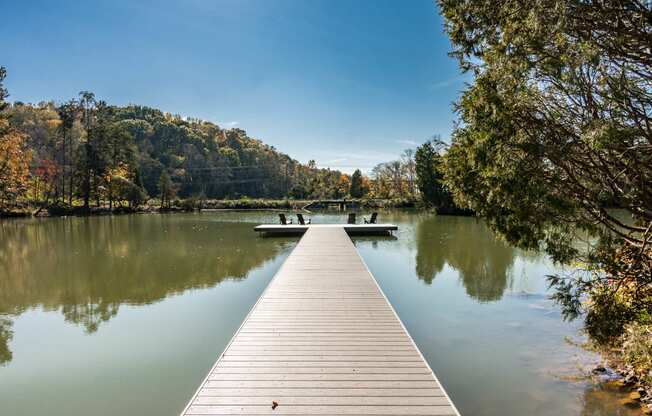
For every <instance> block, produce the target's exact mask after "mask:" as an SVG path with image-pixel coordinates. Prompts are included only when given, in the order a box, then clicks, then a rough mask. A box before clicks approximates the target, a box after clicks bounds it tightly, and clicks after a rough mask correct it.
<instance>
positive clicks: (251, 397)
mask: <svg viewBox="0 0 652 416" xmlns="http://www.w3.org/2000/svg"><path fill="white" fill-rule="evenodd" d="M272 401H276V402H277V403H278V406H277V407H276V409H273V410H272ZM245 414H248V415H265V414H268V415H313V414H315V415H316V414H319V415H459V413H458V412H457V410H456V409H455V407H454V405H453V404H452V402H451V401H450V399H449V398H448V396H447V395H446V393H445V391H444V390H443V389H442V387H441V385H440V384H439V382H438V380H437V379H436V377H435V376H434V374H433V373H432V370H430V368H429V367H428V364H427V363H426V362H425V360H424V359H423V357H422V355H421V354H420V352H419V350H418V349H417V347H416V345H415V344H414V342H413V341H412V339H411V338H410V336H409V334H408V333H407V331H406V330H405V328H404V326H403V325H402V323H401V322H400V320H399V319H398V317H397V315H396V314H395V312H394V310H393V309H392V307H391V305H390V304H389V302H388V301H387V299H386V298H385V296H384V295H383V293H382V291H381V290H380V288H379V287H378V285H377V284H376V281H375V280H374V278H373V276H372V275H371V273H370V272H369V270H368V269H367V267H366V265H365V264H364V262H363V261H362V259H361V258H360V255H359V254H358V252H357V250H356V249H355V246H354V245H353V243H352V242H351V240H350V238H349V237H348V235H347V234H346V231H345V228H344V227H337V226H327V227H314V226H313V227H306V230H305V234H304V235H303V237H302V238H301V240H300V242H299V244H298V245H297V246H296V248H295V249H294V250H293V252H292V253H291V254H290V256H289V257H288V258H287V260H286V261H285V263H284V264H283V266H281V268H280V270H279V271H278V273H277V274H276V276H275V277H274V279H273V280H272V282H271V283H270V284H269V286H268V288H267V289H266V290H265V292H264V293H263V295H262V296H261V297H260V299H259V300H258V302H257V303H256V305H255V306H254V308H253V309H252V311H251V312H250V313H249V315H248V316H247V318H246V319H245V321H244V323H243V324H242V326H241V327H240V329H239V330H238V332H237V333H236V334H235V336H234V337H233V339H232V340H231V343H230V344H229V345H228V346H227V348H226V350H225V351H224V353H223V354H222V355H221V356H220V357H219V359H218V360H217V362H216V363H215V366H214V367H213V368H212V369H211V371H210V372H209V374H208V376H207V377H206V379H205V380H204V381H203V383H202V384H201V386H200V387H199V389H198V390H197V392H196V393H195V395H194V397H193V398H192V399H191V400H190V402H189V403H188V406H187V407H186V409H184V411H183V413H182V415H245Z"/></svg>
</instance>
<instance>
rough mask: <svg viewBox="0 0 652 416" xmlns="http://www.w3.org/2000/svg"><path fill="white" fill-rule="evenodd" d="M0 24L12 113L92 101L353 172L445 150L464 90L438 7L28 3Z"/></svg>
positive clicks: (192, 1) (201, 0) (313, 0)
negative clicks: (155, 111)
mask: <svg viewBox="0 0 652 416" xmlns="http://www.w3.org/2000/svg"><path fill="white" fill-rule="evenodd" d="M2 14H3V18H2V21H3V24H2V25H1V26H0V65H3V66H5V67H7V71H8V78H7V81H6V86H7V88H8V89H9V92H10V94H11V97H10V99H12V100H21V101H26V102H39V101H42V100H50V99H54V100H56V101H63V100H67V99H70V98H73V97H75V96H76V95H77V93H78V92H79V91H81V90H90V91H93V92H95V94H96V95H97V96H98V97H99V98H101V99H104V100H106V101H107V102H109V103H111V104H118V105H124V104H129V103H134V104H142V105H148V106H152V107H157V108H160V109H162V110H164V111H168V112H171V113H175V114H181V115H183V116H192V117H199V118H203V119H206V120H211V121H214V122H217V123H218V124H220V125H222V126H223V127H232V126H237V127H240V128H243V129H245V130H246V131H247V132H248V133H249V135H251V136H254V137H256V138H259V139H261V140H263V141H264V142H266V143H269V144H271V145H273V146H275V147H276V148H278V149H279V150H281V151H283V152H285V153H288V154H289V155H291V156H292V157H295V158H297V159H299V160H300V161H302V162H307V161H308V160H309V159H315V160H316V161H317V163H318V165H319V166H322V167H331V168H338V169H342V170H344V171H347V172H351V171H352V170H354V169H355V168H361V169H363V170H364V171H369V170H370V169H371V168H372V167H373V166H374V165H375V164H376V163H379V162H383V161H387V160H391V159H395V158H397V157H398V156H399V154H400V153H401V151H402V150H403V149H405V148H409V147H415V146H416V145H417V144H419V143H422V142H423V141H425V140H427V139H428V138H429V137H430V136H432V135H434V134H440V135H442V137H444V138H447V137H448V136H449V134H450V132H451V130H452V128H453V121H454V119H455V116H454V113H453V111H452V107H451V103H452V102H453V101H454V100H455V99H456V97H457V96H458V94H459V92H460V91H461V89H462V88H463V87H464V80H465V79H466V78H465V76H463V75H461V73H460V71H459V70H458V68H457V63H456V61H455V60H454V59H452V58H450V57H448V56H447V52H448V51H449V50H450V44H449V42H448V39H447V37H446V35H445V34H444V32H443V27H442V19H441V17H440V16H439V15H438V11H437V8H436V6H435V4H434V3H433V1H431V0H409V1H400V0H366V1H363V0H178V1H169V0H111V1H107V0H94V1H65V0H59V1H38V0H32V1H8V2H5V3H4V4H3V6H2Z"/></svg>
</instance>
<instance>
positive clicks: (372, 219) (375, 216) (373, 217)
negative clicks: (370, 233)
mask: <svg viewBox="0 0 652 416" xmlns="http://www.w3.org/2000/svg"><path fill="white" fill-rule="evenodd" d="M377 219H378V213H377V212H372V213H371V217H370V218H369V219H366V218H365V219H364V223H365V224H375V223H376V220H377Z"/></svg>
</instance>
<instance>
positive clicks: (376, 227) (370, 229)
mask: <svg viewBox="0 0 652 416" xmlns="http://www.w3.org/2000/svg"><path fill="white" fill-rule="evenodd" d="M308 228H338V229H343V230H344V231H345V232H347V233H348V234H359V235H373V234H384V235H386V234H390V233H391V232H392V231H396V230H398V227H397V226H396V225H395V224H309V225H300V224H288V225H281V224H263V225H257V226H256V227H254V231H256V232H259V233H265V234H273V235H283V234H287V235H297V234H303V233H305V232H306V231H307V230H308Z"/></svg>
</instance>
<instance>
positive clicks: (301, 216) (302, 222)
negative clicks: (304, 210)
mask: <svg viewBox="0 0 652 416" xmlns="http://www.w3.org/2000/svg"><path fill="white" fill-rule="evenodd" d="M297 219H298V220H299V224H301V225H306V224H310V223H312V220H311V219H310V218H308V222H306V220H305V219H304V218H303V214H297Z"/></svg>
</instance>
